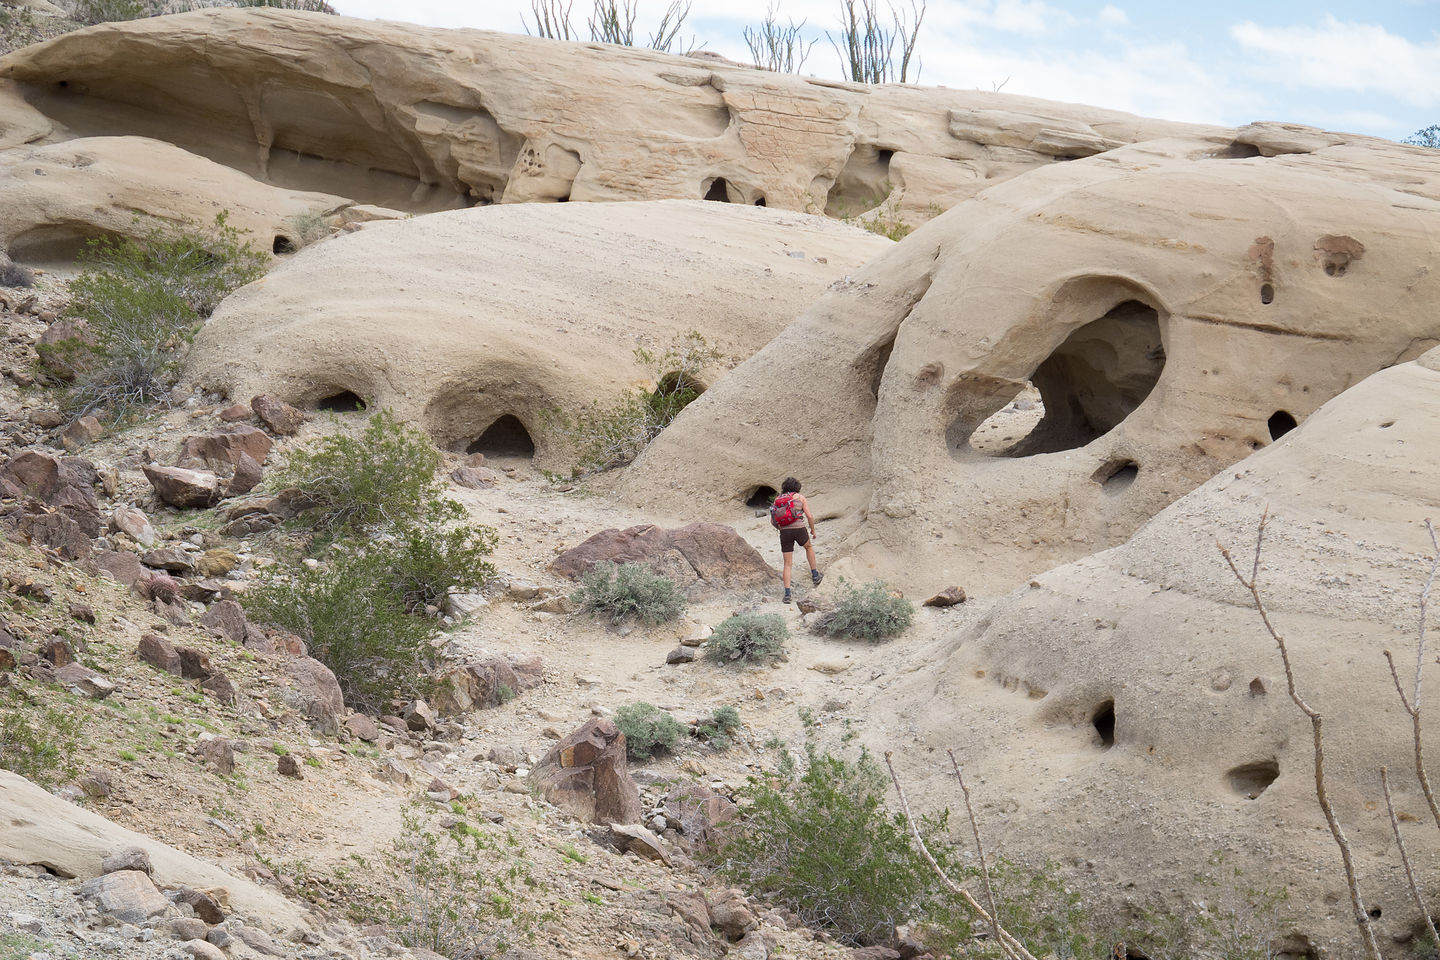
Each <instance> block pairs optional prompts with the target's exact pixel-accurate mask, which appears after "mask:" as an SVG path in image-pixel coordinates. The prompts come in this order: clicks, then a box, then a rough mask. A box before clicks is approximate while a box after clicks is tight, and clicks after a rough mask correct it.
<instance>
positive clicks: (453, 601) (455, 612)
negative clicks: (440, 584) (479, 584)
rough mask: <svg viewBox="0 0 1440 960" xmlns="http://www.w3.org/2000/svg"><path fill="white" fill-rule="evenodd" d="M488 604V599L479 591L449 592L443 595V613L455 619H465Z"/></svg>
mask: <svg viewBox="0 0 1440 960" xmlns="http://www.w3.org/2000/svg"><path fill="white" fill-rule="evenodd" d="M488 606H490V601H489V600H486V599H485V596H484V595H483V594H479V593H450V594H446V595H445V615H446V616H449V617H453V618H454V619H456V620H466V619H468V618H470V617H473V616H474V615H475V614H477V613H479V612H480V611H482V610H484V609H485V608H486V607H488Z"/></svg>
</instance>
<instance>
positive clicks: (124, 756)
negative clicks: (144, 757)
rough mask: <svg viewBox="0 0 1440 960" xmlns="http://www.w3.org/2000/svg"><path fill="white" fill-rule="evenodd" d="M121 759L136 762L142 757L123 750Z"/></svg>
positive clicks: (131, 751) (133, 752) (132, 751)
mask: <svg viewBox="0 0 1440 960" xmlns="http://www.w3.org/2000/svg"><path fill="white" fill-rule="evenodd" d="M120 759H121V760H130V761H134V760H138V759H140V755H139V754H137V753H136V752H135V751H134V750H121V751H120Z"/></svg>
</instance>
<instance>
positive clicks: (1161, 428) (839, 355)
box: [624, 124, 1440, 591]
mask: <svg viewBox="0 0 1440 960" xmlns="http://www.w3.org/2000/svg"><path fill="white" fill-rule="evenodd" d="M1437 201H1440V152H1436V151H1434V150H1426V149H1423V148H1416V147H1406V146H1403V145H1399V144H1393V143H1389V142H1386V141H1378V140H1370V139H1366V138H1361V137H1342V136H1339V135H1333V134H1326V133H1323V132H1321V131H1317V130H1311V129H1309V128H1291V127H1283V126H1280V125H1268V124H1267V125H1257V126H1254V127H1250V128H1246V129H1244V130H1241V131H1238V132H1236V133H1234V134H1233V136H1232V138H1231V139H1230V140H1229V141H1227V142H1226V143H1223V144H1222V143H1216V142H1211V141H1205V140H1196V139H1180V138H1176V139H1170V140H1164V141H1154V142H1151V143H1147V144H1142V145H1136V146H1132V147H1123V148H1119V149H1116V150H1112V151H1109V152H1108V153H1106V154H1105V155H1104V156H1103V157H1097V158H1092V159H1089V160H1081V161H1076V162H1072V163H1066V164H1057V165H1052V166H1050V167H1047V168H1045V169H1043V170H1036V171H1032V172H1030V173H1028V174H1026V175H1024V176H1022V177H1017V178H1015V179H1012V180H1010V181H1007V182H1005V183H1002V184H1000V185H998V186H995V187H992V188H990V189H989V190H987V191H985V192H983V193H982V194H980V195H979V196H978V197H976V198H975V199H973V200H971V201H969V202H968V203H965V204H963V205H962V206H961V207H958V208H956V209H954V210H952V211H951V212H950V213H948V214H947V215H945V216H944V217H941V218H940V219H938V220H936V221H934V222H932V223H931V224H928V225H927V226H926V227H924V228H922V229H921V230H919V231H918V232H916V233H915V234H913V235H912V236H911V237H909V238H907V239H906V240H905V241H904V242H903V243H901V244H899V245H898V246H897V247H896V248H895V249H893V250H892V251H890V252H889V253H887V254H886V255H885V256H883V257H881V258H879V259H878V260H876V261H874V262H872V263H871V264H869V265H867V267H866V269H865V270H863V271H861V272H859V273H856V274H855V275H853V277H851V278H850V279H848V280H846V281H845V282H843V283H840V284H836V285H835V286H834V287H833V288H832V289H831V290H830V291H829V292H828V293H827V294H826V295H825V297H824V298H822V299H821V300H820V301H818V302H817V303H816V304H815V306H814V307H813V308H812V309H811V310H810V311H808V312H807V313H806V314H805V315H804V316H803V317H802V318H800V319H799V320H797V321H796V323H795V324H793V325H792V326H791V327H789V328H787V330H786V332H785V336H784V337H783V338H781V339H778V340H776V341H775V342H773V343H771V344H770V345H769V346H767V347H766V348H765V349H764V350H763V351H761V352H760V353H759V354H758V355H756V356H755V357H753V358H752V359H751V360H750V361H748V362H747V363H746V364H744V365H742V366H741V367H740V368H738V369H737V370H736V371H734V372H733V373H732V374H731V375H730V376H729V377H727V378H726V380H725V381H724V382H722V383H720V384H717V385H716V387H715V389H713V390H711V391H710V392H708V393H707V394H706V395H705V396H704V397H702V398H700V400H698V401H697V402H696V403H694V404H692V405H691V406H690V407H689V408H688V409H687V410H686V411H685V412H684V413H683V414H682V415H681V417H680V418H679V419H678V420H677V421H676V423H675V424H673V425H672V426H671V427H670V428H669V429H668V430H666V431H665V433H664V434H662V435H661V437H660V438H659V439H658V440H657V441H656V442H655V443H654V444H652V445H651V447H650V448H649V450H648V451H647V452H646V453H645V454H644V456H642V458H641V459H640V460H639V461H638V462H637V463H636V464H635V465H634V466H633V467H632V468H631V470H630V476H629V477H628V478H627V481H626V485H625V488H624V492H625V493H626V494H627V495H628V496H629V497H630V498H631V499H632V500H633V501H634V502H637V503H650V502H654V501H655V499H656V498H657V497H664V496H674V495H675V492H676V491H684V496H685V497H686V498H687V501H688V502H689V503H691V504H694V505H696V506H697V508H700V509H704V510H705V512H706V513H707V514H708V516H709V518H711V519H715V520H720V521H724V522H732V523H733V522H736V521H737V520H738V519H740V518H742V517H746V516H749V510H748V508H747V505H746V504H747V500H748V501H750V502H751V503H752V504H753V503H755V502H757V501H758V500H759V499H760V498H762V497H763V495H764V494H765V493H766V492H773V490H774V488H775V487H776V486H777V485H778V482H779V480H780V479H781V478H782V477H784V476H785V475H786V474H793V475H796V476H798V477H800V478H802V480H804V481H805V482H806V484H807V485H806V487H805V492H806V493H807V494H812V493H813V498H812V501H813V502H814V503H815V504H816V505H817V509H818V510H819V511H820V519H822V520H826V519H830V520H832V521H833V522H831V523H826V524H824V532H825V534H826V542H827V544H830V545H837V544H838V545H839V548H840V550H841V552H848V553H850V554H851V560H850V562H849V564H847V565H845V566H842V567H841V568H839V570H838V571H837V572H849V573H852V574H854V575H857V576H874V575H876V574H881V575H885V574H888V575H892V576H894V575H900V574H902V573H903V574H904V575H905V577H906V580H907V582H908V583H910V584H912V585H914V586H915V587H916V589H918V590H920V591H928V590H931V589H938V588H940V587H944V586H946V585H948V584H951V583H956V582H961V583H965V584H966V585H967V586H971V587H973V589H976V590H982V591H984V590H993V589H995V588H996V587H1009V586H1012V585H1014V584H1015V583H1017V582H1023V580H1025V579H1027V578H1028V577H1029V576H1030V575H1031V574H1033V573H1036V572H1038V571H1041V570H1044V569H1047V568H1049V567H1051V566H1053V565H1054V564H1056V563H1058V562H1062V561H1065V560H1069V559H1073V558H1076V557H1080V556H1085V555H1088V554H1091V553H1094V552H1096V551H1098V550H1100V549H1103V548H1105V547H1107V546H1112V545H1115V544H1117V543H1121V542H1123V541H1124V540H1125V539H1126V538H1127V537H1128V536H1129V535H1130V534H1131V533H1132V532H1133V531H1134V530H1135V529H1136V528H1137V527H1138V525H1139V524H1140V523H1142V522H1144V521H1145V520H1146V519H1147V518H1149V517H1151V516H1153V515H1154V514H1155V513H1156V512H1157V511H1158V510H1160V509H1161V508H1162V507H1164V506H1165V505H1166V504H1168V503H1170V502H1172V501H1174V500H1175V499H1177V498H1178V497H1180V496H1182V495H1184V494H1185V493H1186V492H1187V491H1189V490H1191V489H1193V488H1194V487H1195V486H1197V485H1198V484H1199V483H1201V482H1203V481H1204V480H1205V479H1207V478H1208V477H1210V476H1212V475H1213V474H1215V473H1216V472H1217V471H1218V470H1221V469H1222V468H1224V467H1226V466H1227V465H1229V464H1232V463H1234V462H1235V461H1237V460H1240V459H1241V458H1243V457H1245V456H1247V455H1248V454H1250V453H1251V452H1252V451H1254V450H1257V449H1259V448H1261V447H1264V446H1266V445H1267V444H1269V443H1271V442H1272V441H1274V440H1275V439H1277V438H1279V437H1280V436H1281V435H1283V434H1284V433H1285V432H1286V431H1287V430H1288V429H1290V428H1292V427H1293V426H1295V424H1297V423H1299V422H1303V421H1304V420H1305V418H1306V417H1308V416H1309V415H1310V414H1311V413H1312V412H1314V410H1315V409H1316V408H1317V407H1319V406H1320V404H1322V403H1324V402H1325V401H1326V400H1327V399H1329V398H1331V397H1333V396H1335V395H1336V394H1338V393H1340V392H1341V391H1342V390H1344V389H1346V388H1347V387H1349V386H1351V385H1352V384H1354V383H1357V382H1358V381H1359V380H1361V379H1363V378H1364V377H1366V376H1368V375H1369V374H1371V373H1373V372H1375V371H1376V370H1379V369H1382V368H1384V367H1387V366H1389V365H1392V364H1395V363H1398V362H1401V361H1403V360H1406V359H1409V358H1412V357H1414V356H1416V355H1417V354H1419V353H1420V352H1423V351H1424V350H1425V349H1426V348H1428V347H1429V346H1431V345H1433V344H1435V343H1436V342H1437V339H1440V317H1437V316H1436V314H1435V311H1434V309H1433V304H1434V303H1435V302H1436V299H1437V297H1440V277H1437V275H1436V274H1435V272H1434V271H1433V270H1431V269H1430V267H1429V266H1428V263H1429V261H1430V260H1431V259H1433V240H1432V238H1433V237H1434V236H1435V235H1436V232H1437V230H1440V203H1437ZM1032 385H1033V387H1034V388H1037V389H1038V394H1039V399H1040V403H1039V404H1036V405H1035V409H1034V410H1033V411H1032V414H1031V416H1032V419H1031V420H1030V421H1029V422H1028V423H1027V422H1024V417H1025V415H1024V414H1023V413H1021V412H1019V411H1017V409H1016V407H1015V406H1007V405H1010V404H1011V401H1012V400H1013V399H1015V398H1016V397H1017V396H1021V395H1022V391H1026V390H1027V389H1029V388H1030V387H1031V386H1032ZM817 398H823V399H821V400H818V401H817ZM1024 402H1025V403H1029V402H1030V401H1024ZM776 410H783V411H789V412H791V413H790V415H788V416H787V418H786V419H785V429H768V428H767V427H766V424H767V423H769V422H770V421H769V418H770V416H771V412H772V411H776ZM997 414H1000V415H1001V416H1002V417H1009V418H1011V419H1010V420H1008V421H1006V422H1008V423H1011V424H1013V426H1014V429H1012V430H1004V431H1002V432H1001V433H1000V435H999V437H998V438H997V437H996V435H995V434H994V433H990V432H988V428H987V430H981V429H980V428H982V427H984V426H987V423H986V422H987V420H988V419H989V418H992V416H994V415H997ZM1042 414H1043V415H1042ZM1037 418H1038V422H1037ZM997 419H998V418H997ZM697 464H698V465H702V468H701V469H696V465H697ZM841 536H843V537H844V538H845V539H844V542H843V543H840V539H841ZM831 549H832V550H833V549H835V547H834V546H832V547H831ZM832 555H833V554H832ZM847 567H848V569H847ZM902 568H903V569H902Z"/></svg>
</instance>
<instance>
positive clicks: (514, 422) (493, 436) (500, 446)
mask: <svg viewBox="0 0 1440 960" xmlns="http://www.w3.org/2000/svg"><path fill="white" fill-rule="evenodd" d="M465 452H466V453H483V454H485V456H486V457H487V458H488V459H499V458H502V457H521V458H523V459H527V460H528V459H529V458H531V457H533V456H535V441H534V440H532V439H531V438H530V431H529V430H526V429H525V424H523V423H521V422H520V418H519V417H517V416H515V415H514V414H510V413H507V414H505V415H504V416H502V417H498V418H497V419H495V420H494V421H493V422H492V423H491V424H490V426H488V427H486V428H485V430H484V432H482V433H481V434H480V436H478V437H476V438H475V440H473V441H472V442H471V443H470V445H469V446H467V447H466V448H465Z"/></svg>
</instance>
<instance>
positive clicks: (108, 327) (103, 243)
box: [42, 212, 266, 413]
mask: <svg viewBox="0 0 1440 960" xmlns="http://www.w3.org/2000/svg"><path fill="white" fill-rule="evenodd" d="M265 262H266V260H265V256H264V254H262V253H260V252H258V251H256V250H255V249H254V248H252V247H251V246H250V245H249V243H247V242H246V241H245V240H244V238H243V237H242V235H241V234H240V232H239V231H238V230H236V229H235V228H234V227H232V226H230V225H229V224H228V223H227V222H226V218H225V214H224V213H223V212H222V213H220V214H217V215H216V217H215V222H214V223H213V224H211V225H210V226H208V227H200V226H198V225H196V224H182V225H172V226H163V227H153V228H151V229H150V231H149V232H147V233H146V234H144V235H143V236H141V237H138V238H132V237H123V238H118V239H112V238H99V239H96V240H92V241H91V242H90V244H89V246H88V247H87V249H86V251H85V252H84V254H82V256H81V266H82V271H81V273H80V276H78V277H76V278H75V280H74V281H73V282H72V283H71V284H70V298H71V300H70V306H69V308H68V309H67V315H68V316H69V317H70V318H72V319H74V320H76V321H79V322H80V323H81V324H83V325H84V326H85V328H86V330H87V331H88V335H89V342H86V343H83V344H81V343H79V342H73V343H72V344H70V346H71V347H73V348H74V349H75V350H83V352H84V353H85V354H87V356H85V357H84V358H83V362H80V363H78V364H75V365H74V369H75V370H76V375H75V380H74V383H73V384H72V385H71V388H70V390H69V392H68V394H67V397H66V402H67V406H69V407H70V408H71V409H73V410H74V411H76V412H77V413H88V412H91V411H94V410H97V409H100V408H102V407H106V408H115V409H118V410H122V411H123V410H124V409H126V408H130V407H136V406H143V405H146V404H151V403H166V402H168V401H169V397H170V388H171V387H173V386H174V385H175V383H176V381H177V380H178V379H179V376H180V368H181V363H182V361H183V359H184V354H185V348H186V347H187V346H188V345H189V343H190V341H191V339H192V338H193V337H194V335H195V331H196V330H198V329H199V327H200V324H201V323H202V322H203V321H204V319H205V318H206V317H208V316H210V313H211V311H213V310H214V309H215V307H216V306H217V305H218V304H219V303H220V301H221V300H222V299H224V297H225V296H226V295H227V294H229V293H230V292H231V291H233V290H235V289H237V288H239V287H241V286H243V285H244V284H246V283H249V282H250V281H252V280H255V279H258V278H259V277H260V276H261V275H262V274H263V273H264V268H265ZM63 349H64V348H63V347H62V348H61V350H62V352H63ZM42 360H43V358H42Z"/></svg>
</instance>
